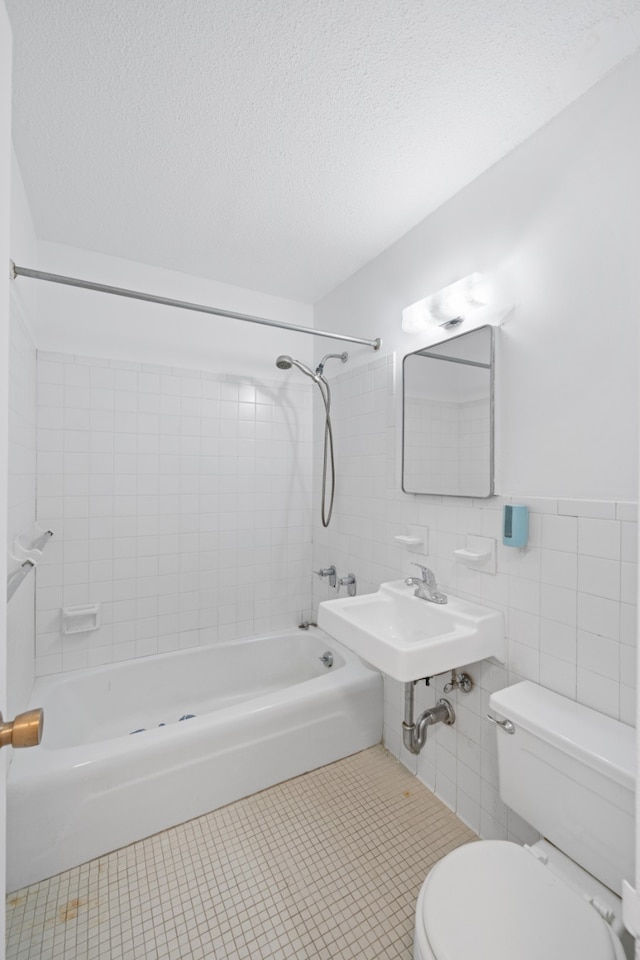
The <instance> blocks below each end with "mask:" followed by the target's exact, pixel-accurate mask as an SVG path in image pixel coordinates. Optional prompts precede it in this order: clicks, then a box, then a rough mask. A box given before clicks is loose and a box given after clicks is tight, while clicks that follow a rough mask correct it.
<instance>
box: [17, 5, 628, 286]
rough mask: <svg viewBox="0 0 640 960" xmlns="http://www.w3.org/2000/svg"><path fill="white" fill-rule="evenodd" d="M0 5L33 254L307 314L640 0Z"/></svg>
mask: <svg viewBox="0 0 640 960" xmlns="http://www.w3.org/2000/svg"><path fill="white" fill-rule="evenodd" d="M7 6H8V8H9V13H10V17H11V20H12V24H13V30H14V41H15V48H14V50H15V53H14V56H15V71H14V74H15V83H14V102H15V110H14V139H15V145H16V151H17V154H18V158H19V161H20V165H21V168H22V172H23V176H24V180H25V184H26V189H27V193H28V195H29V199H30V202H31V206H32V211H33V214H34V219H35V222H36V228H37V231H38V234H39V236H40V237H42V238H43V239H47V240H52V241H56V242H59V243H65V244H69V245H72V246H76V247H81V248H85V249H89V250H96V251H99V252H102V253H107V254H111V255H115V256H120V257H125V258H129V259H132V260H138V261H141V262H143V263H148V264H153V265H157V266H162V267H170V268H173V269H176V270H180V271H183V272H185V273H191V274H196V275H199V276H203V277H208V278H212V279H216V280H221V281H224V282H227V283H232V284H237V285H240V286H244V287H248V288H251V289H255V290H261V291H265V292H268V293H273V294H277V295H280V296H286V297H292V298H297V299H301V300H305V301H315V300H317V299H319V298H321V297H322V296H323V295H324V294H326V293H328V292H329V291H330V290H331V289H333V288H334V287H335V286H336V285H337V284H339V283H340V282H341V281H342V280H344V279H345V278H346V277H348V276H349V275H350V274H351V273H353V272H354V271H355V270H357V269H358V268H359V267H360V266H362V265H363V264H364V263H366V262H367V261H369V260H370V259H371V258H372V257H374V256H376V255H377V254H378V253H380V252H381V251H382V250H383V249H385V248H386V247H387V246H388V245H389V244H391V243H392V242H393V241H394V240H396V239H397V238H398V237H400V236H401V235H402V234H403V233H405V232H406V231H407V230H408V229H410V228H411V227H412V226H413V225H414V224H416V223H417V222H419V221H420V220H421V219H423V218H424V217H425V216H426V215H427V214H428V213H430V212H431V211H432V210H434V209H435V208H436V207H438V206H439V205H440V204H442V203H443V202H444V201H445V200H446V199H448V198H449V197H450V196H452V195H453V194H454V193H456V192H457V191H458V190H459V189H460V188H461V187H463V186H464V185H465V184H467V183H468V182H470V181H471V180H472V179H474V178H475V177H476V176H477V175H478V174H480V173H481V172H482V171H483V170H485V169H486V168H487V167H488V166H490V165H491V164H492V163H494V162H496V161H497V160H498V159H499V158H500V157H502V156H504V155H505V153H507V152H508V151H509V150H510V149H512V148H513V147H514V146H515V145H516V144H518V143H520V142H521V141H522V140H523V139H525V138H526V137H527V136H528V135H530V134H531V133H532V132H533V131H535V130H536V129H538V128H539V127H540V126H541V125H543V124H544V123H545V122H546V121H548V120H549V119H550V118H551V117H552V116H554V115H555V114H556V113H557V112H558V111H559V110H561V109H562V108H563V107H564V106H566V105H567V104H568V103H570V102H571V101H572V100H574V99H575V98H576V97H577V96H579V95H580V94H581V93H582V92H584V91H585V90H586V89H588V87H590V86H591V85H593V83H595V82H596V81H597V80H599V79H600V78H601V77H602V76H604V75H605V74H606V73H607V72H609V71H610V70H611V68H612V67H614V66H615V65H616V64H617V63H619V62H620V61H621V60H622V59H624V58H625V57H626V56H627V55H628V54H630V53H631V52H633V51H634V50H635V49H637V48H638V46H640V0H536V2H533V3H532V2H531V0H483V2H479V0H423V2H421V0H321V2H318V0H316V2H309V0H136V2H135V3H132V2H131V0H7ZM43 266H44V265H43Z"/></svg>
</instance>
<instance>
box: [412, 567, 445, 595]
mask: <svg viewBox="0 0 640 960" xmlns="http://www.w3.org/2000/svg"><path fill="white" fill-rule="evenodd" d="M412 566H413V567H419V568H420V570H421V571H422V579H421V580H420V579H419V578H418V577H407V579H406V580H405V583H406V585H407V586H408V587H415V588H416V589H415V591H414V593H413V595H414V597H418V599H419V600H429V602H430V603H447V602H448V600H449V598H448V597H447V595H446V594H445V593H440V591H439V590H438V584H437V583H436V578H435V574H434V572H433V570H429V567H423V566H422V564H421V563H413V564H412Z"/></svg>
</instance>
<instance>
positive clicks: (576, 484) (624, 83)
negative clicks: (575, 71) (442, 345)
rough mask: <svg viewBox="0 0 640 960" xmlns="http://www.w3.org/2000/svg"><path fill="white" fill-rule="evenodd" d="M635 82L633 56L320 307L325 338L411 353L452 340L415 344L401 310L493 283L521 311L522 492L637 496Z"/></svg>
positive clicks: (639, 79) (514, 430)
mask: <svg viewBox="0 0 640 960" xmlns="http://www.w3.org/2000/svg"><path fill="white" fill-rule="evenodd" d="M639 84H640V55H636V56H635V57H634V58H633V59H631V60H629V61H628V62H627V63H626V64H625V65H623V66H622V67H621V68H619V69H618V70H617V71H615V73H613V74H612V75H610V76H609V77H608V78H607V79H606V80H605V81H603V82H602V83H600V84H599V85H598V86H597V87H595V88H594V89H593V90H591V91H590V92H589V93H587V94H586V95H585V96H584V97H582V98H581V99H580V100H579V101H577V102H576V103H575V104H574V105H573V106H571V107H570V108H568V109H567V110H565V111H564V112H563V113H562V114H560V115H559V116H558V117H556V118H555V119H554V120H553V121H552V122H551V123H549V124H548V125H547V126H546V127H545V128H543V129H542V130H540V131H539V132H538V133H536V134H535V135H534V136H532V137H531V138H530V139H529V140H527V141H526V142H525V143H524V144H522V145H521V146H520V147H519V148H517V149H516V150H515V151H513V153H511V154H509V155H508V156H507V157H505V158H504V159H503V160H502V161H500V163H498V164H496V165H495V166H494V167H493V168H491V169H490V170H489V171H487V172H486V173H485V174H483V175H482V176H481V177H480V178H478V180H476V181H475V182H474V183H472V184H470V186H468V187H467V188H466V189H465V190H463V191H462V192H461V193H459V194H458V195H457V196H456V197H454V198H453V199H452V200H451V201H449V202H448V203H447V204H445V205H444V206H443V207H442V208H440V210H438V211H437V212H436V213H434V214H433V215H432V216H431V217H429V218H427V219H426V220H424V221H423V222H422V223H420V224H419V225H418V226H417V227H416V228H415V229H414V230H412V231H411V232H410V233H408V234H407V235H406V236H405V237H403V238H402V239H401V240H399V241H398V242H397V243H396V244H394V246H392V247H390V248H389V249H388V250H387V251H386V252H385V253H383V254H382V255H381V256H380V257H378V258H376V259H375V260H373V261H372V262H371V263H369V264H368V265H367V266H366V267H364V268H363V269H362V270H360V271H359V272H358V273H357V274H355V275H354V276H353V277H351V279H350V280H348V281H347V282H346V283H344V284H343V285H342V286H340V287H339V288H338V289H337V290H335V291H334V292H333V293H332V294H331V295H330V296H328V297H327V298H326V299H325V300H323V301H321V302H320V303H319V304H318V305H317V308H316V319H315V322H316V324H317V326H319V327H326V326H327V325H329V324H332V325H333V326H334V327H336V328H338V329H340V330H341V332H348V333H352V334H354V335H355V336H366V337H374V336H381V337H382V338H383V347H382V350H383V352H385V353H390V352H392V351H397V352H398V354H399V355H400V356H402V355H404V354H405V353H408V352H411V351H413V350H416V349H418V348H419V347H421V346H424V345H425V344H426V343H428V342H435V340H436V339H442V335H441V332H440V331H439V332H438V333H437V334H435V335H434V336H433V337H431V338H429V337H427V336H420V335H410V334H405V333H404V332H403V331H402V329H401V325H400V324H401V312H402V309H403V307H405V306H407V305H408V304H411V303H414V302H415V301H416V300H418V299H420V298H422V297H424V296H426V295H427V294H430V293H432V292H435V291H436V290H438V289H440V288H441V287H443V286H445V285H446V284H448V283H450V282H452V281H454V280H456V279H458V278H460V277H462V276H466V275H467V274H470V273H472V272H474V271H479V272H482V273H485V274H487V275H489V276H490V277H491V278H492V279H493V280H494V281H495V283H496V285H497V287H498V288H499V289H501V290H502V291H504V293H505V295H506V296H507V298H508V299H510V300H511V301H512V302H514V303H515V305H516V306H515V311H514V313H513V314H512V315H511V317H510V318H509V321H508V322H507V323H506V324H505V326H504V327H503V330H502V358H501V359H502V365H501V383H500V388H501V393H502V400H501V403H500V421H501V423H500V426H501V438H500V439H501V449H502V455H501V459H500V462H499V463H498V484H499V486H498V489H499V490H501V491H506V492H508V493H509V494H512V495H515V494H530V495H535V496H552V497H554V496H566V497H583V498H596V499H597V498H609V497H613V498H617V499H635V498H636V496H637V476H638V471H637V438H638V409H637V408H638V404H637V389H636V383H637V355H638V342H637V341H638V328H639V324H638V316H637V304H638V302H639V299H640V296H639V295H640V272H639V271H638V262H639V259H640V256H639V255H640V240H639V227H638V224H640V191H638V189H637V171H638V169H640V128H639V127H638V124H637V123H636V122H635V113H634V111H635V105H636V94H637V89H638V85H639ZM461 149H473V145H472V144H463V145H461ZM456 332H458V333H459V332H460V328H458V330H457V331H456ZM321 351H322V346H321V345H320V344H317V345H316V356H318V355H319V352H321ZM364 359H365V360H366V359H369V358H368V357H365V358H364Z"/></svg>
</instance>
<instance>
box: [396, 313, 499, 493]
mask: <svg viewBox="0 0 640 960" xmlns="http://www.w3.org/2000/svg"><path fill="white" fill-rule="evenodd" d="M478 330H488V331H489V333H490V337H489V352H490V357H489V363H482V364H478V363H476V362H475V361H471V360H455V359H453V358H449V357H443V356H441V355H440V354H437V353H436V354H432V353H431V351H432V350H433V349H434V348H435V347H442V346H444V345H445V344H447V343H452V342H453V341H454V340H460V338H461V337H466V336H468V335H469V334H470V333H477V332H478ZM418 355H420V356H423V357H431V358H432V359H434V360H443V361H444V362H445V363H464V364H468V365H471V366H482V367H486V368H487V369H488V370H489V493H486V494H483V495H478V494H467V493H445V492H444V491H439V492H435V491H426V490H407V489H406V487H405V485H404V474H405V459H404V451H405V432H406V431H405V424H406V415H405V414H406V409H405V408H406V402H407V397H406V391H405V366H404V365H405V363H406V361H407V360H408V359H409V357H415V356H418ZM495 374H496V337H495V327H493V326H492V325H491V324H489V323H486V324H484V325H483V326H481V327H474V328H473V329H471V330H465V331H464V333H458V334H456V336H455V337H448V338H447V339H446V340H439V341H438V342H437V343H430V344H429V345H428V346H426V347H422V348H421V349H420V350H414V351H413V352H412V353H407V354H405V356H404V357H403V358H402V451H401V463H400V484H401V487H402V491H403V493H411V494H414V495H418V496H428V497H457V498H459V499H464V500H490V499H491V497H494V496H495Z"/></svg>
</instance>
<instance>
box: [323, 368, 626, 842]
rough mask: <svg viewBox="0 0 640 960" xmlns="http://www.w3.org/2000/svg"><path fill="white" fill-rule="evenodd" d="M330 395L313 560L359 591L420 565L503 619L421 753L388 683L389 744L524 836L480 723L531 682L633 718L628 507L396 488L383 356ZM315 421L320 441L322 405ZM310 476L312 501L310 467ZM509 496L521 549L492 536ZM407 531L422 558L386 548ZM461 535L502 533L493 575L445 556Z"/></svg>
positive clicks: (476, 825) (391, 383)
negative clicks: (323, 495) (497, 651)
mask: <svg viewBox="0 0 640 960" xmlns="http://www.w3.org/2000/svg"><path fill="white" fill-rule="evenodd" d="M333 395H334V399H333V404H332V414H333V421H334V433H335V443H336V462H337V473H338V490H337V497H336V505H335V511H334V519H333V521H332V523H331V526H330V527H329V529H328V530H324V529H323V528H322V527H321V526H320V524H319V523H317V522H316V523H315V526H314V551H313V561H314V567H315V568H318V567H320V566H328V565H329V564H331V563H334V564H335V565H336V567H337V568H338V571H339V573H340V574H343V573H347V572H352V573H354V574H355V575H356V577H357V581H358V592H359V593H366V592H370V591H372V590H376V589H377V588H378V585H379V584H380V583H381V582H383V581H385V580H397V579H400V578H403V577H406V576H408V575H410V574H412V573H415V572H416V571H415V569H414V568H412V567H411V563H412V562H420V563H424V564H426V565H428V566H429V567H431V568H432V569H433V570H434V572H435V574H436V576H437V579H438V584H439V585H440V587H441V588H442V589H444V591H445V592H447V591H450V592H451V593H454V594H456V595H458V596H461V597H465V598H467V599H470V600H477V601H478V602H481V603H484V604H486V605H487V606H489V607H492V608H494V609H498V610H502V611H503V612H504V615H505V622H506V628H507V637H508V662H507V663H506V664H504V666H498V665H496V664H491V663H479V664H471V665H469V673H470V674H471V676H472V677H473V680H474V682H475V687H474V689H473V691H472V692H471V693H470V694H464V693H462V694H455V693H454V694H451V695H450V696H451V699H452V700H453V701H454V703H455V708H456V711H457V722H456V724H455V726H454V727H445V726H444V725H439V726H438V727H437V728H436V729H435V730H430V731H429V739H428V741H427V745H426V747H425V748H424V749H423V751H422V753H421V754H420V756H419V757H418V758H416V757H414V756H412V755H410V754H408V753H407V752H406V751H405V750H404V748H402V746H401V737H400V733H401V727H400V724H401V721H402V715H403V696H402V694H403V690H402V685H401V684H397V683H395V682H394V681H392V680H389V679H386V680H385V744H386V745H387V746H388V748H389V749H390V750H391V751H392V752H393V753H394V754H395V755H396V756H399V757H400V758H401V759H402V760H403V762H404V763H406V764H407V766H408V767H409V768H410V769H411V770H413V771H414V772H416V773H417V775H418V777H419V778H420V779H421V780H423V781H424V783H426V784H427V785H428V786H430V787H431V788H432V789H434V790H435V791H436V793H437V794H438V796H440V797H441V798H442V799H443V800H444V801H445V802H446V803H447V804H448V805H449V806H450V807H451V808H452V809H453V810H455V811H456V812H457V813H458V815H459V816H460V817H461V818H462V819H463V820H464V821H465V822H466V823H467V824H469V826H471V827H472V829H474V830H475V831H477V832H479V833H480V834H481V836H483V837H497V838H501V837H506V836H509V837H513V838H515V839H519V840H527V839H528V838H529V837H530V836H531V831H530V828H529V827H528V826H527V825H526V824H523V823H522V821H521V820H520V819H519V818H518V817H517V816H516V815H515V814H513V813H512V812H511V811H508V810H507V809H506V808H505V806H504V805H503V804H502V802H501V801H500V799H499V797H498V792H497V769H496V757H495V731H494V730H493V729H492V728H491V726H490V725H489V724H488V723H487V722H485V721H484V719H483V717H484V714H485V713H486V712H487V711H488V709H489V705H488V700H489V694H490V693H491V692H493V691H494V690H496V689H499V688H500V687H503V686H506V685H507V684H511V683H514V682H516V681H518V680H520V679H529V680H534V681H536V682H539V683H541V684H542V685H543V686H545V687H548V688H549V689H551V690H555V691H557V692H559V693H561V694H563V695H564V696H566V697H569V698H571V699H574V700H578V701H580V702H581V703H584V704H587V705H588V706H591V707H593V708H595V709H596V710H599V711H601V712H603V713H605V714H608V715H610V716H612V717H615V718H619V719H620V720H622V721H623V722H625V723H629V724H633V723H634V722H635V675H636V666H635V664H636V633H637V628H636V581H637V504H636V503H627V502H615V501H604V500H602V501H585V500H566V499H550V498H546V499H537V498H532V497H521V496H519V497H517V498H510V497H508V496H506V497H505V496H499V497H494V498H492V499H490V500H473V499H467V498H447V497H434V496H415V495H409V494H404V493H402V492H401V490H400V480H399V437H398V431H399V426H400V419H399V413H398V410H397V408H396V399H397V398H396V392H395V370H394V359H393V357H380V358H379V359H376V360H374V361H372V362H371V363H368V364H367V365H366V366H364V367H359V368H356V369H354V370H351V371H347V372H344V373H341V374H340V375H339V376H338V377H337V378H336V380H335V381H334V390H333ZM315 416H316V423H315V431H316V432H315V436H316V443H317V442H318V441H317V437H318V436H319V435H320V422H321V417H320V412H319V411H316V415H315ZM316 465H317V459H316ZM314 482H315V485H316V492H315V493H314V499H315V498H316V497H317V484H318V474H317V466H316V474H315V477H314ZM509 502H515V503H524V504H527V505H528V506H529V509H530V536H529V544H528V547H527V548H526V549H514V548H509V547H505V546H503V545H502V543H501V519H502V508H503V505H504V504H505V503H509ZM314 518H315V514H314ZM409 527H411V529H412V531H415V532H417V533H419V534H420V535H422V536H423V537H424V543H425V547H424V549H421V550H420V552H419V553H410V552H408V551H407V550H406V549H405V548H402V547H399V546H398V545H396V544H395V543H394V540H393V537H394V535H395V534H398V533H406V532H407V531H408V529H409ZM467 534H476V535H482V536H487V537H493V538H496V539H497V540H498V550H497V566H498V572H497V574H496V575H495V576H493V575H490V574H487V573H481V572H477V571H473V570H469V569H468V568H467V567H465V566H464V565H462V564H461V563H458V562H456V561H455V559H454V557H453V550H454V549H455V548H457V547H462V546H464V545H465V536H466V535H467ZM314 594H315V597H314V598H315V601H316V603H317V602H319V601H320V600H324V599H329V598H331V597H335V592H334V591H333V590H331V589H330V588H329V587H328V586H327V585H326V583H325V582H320V581H319V580H316V582H315V583H314ZM459 666H463V664H459ZM446 679H447V678H446V677H442V678H438V679H437V681H436V682H435V684H433V685H432V686H431V687H429V688H426V687H425V685H424V684H422V685H421V686H420V688H419V689H418V691H417V699H416V708H417V710H418V711H421V710H422V709H424V708H426V707H427V706H430V705H432V704H433V702H434V701H435V699H436V698H437V697H438V696H441V695H442V687H443V684H444V682H446Z"/></svg>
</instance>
